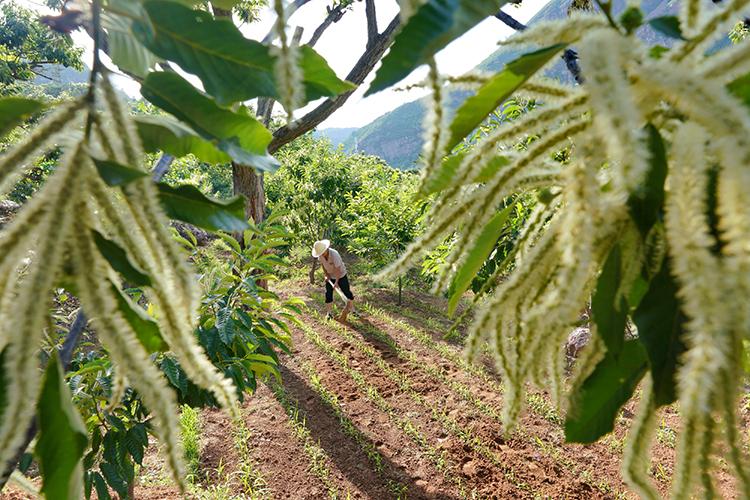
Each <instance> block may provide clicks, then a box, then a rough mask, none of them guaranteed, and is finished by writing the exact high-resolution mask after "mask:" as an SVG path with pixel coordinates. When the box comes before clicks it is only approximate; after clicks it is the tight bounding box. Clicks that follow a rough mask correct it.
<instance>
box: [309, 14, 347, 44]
mask: <svg viewBox="0 0 750 500" xmlns="http://www.w3.org/2000/svg"><path fill="white" fill-rule="evenodd" d="M326 8H327V9H328V15H327V16H326V18H325V19H323V22H322V23H320V26H318V27H317V28H315V31H313V35H312V37H311V38H310V41H309V42H307V45H309V46H310V47H312V46H314V45H315V44H316V43H318V40H320V37H321V36H323V33H324V32H325V31H326V30H327V29H328V28H329V27H330V26H331V25H332V24H333V23H337V22H339V21H340V20H341V18H342V17H344V14H346V10H347V5H346V4H343V3H340V4H338V5H337V6H336V7H334V8H332V9H331V8H330V7H326Z"/></svg>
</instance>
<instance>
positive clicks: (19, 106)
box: [0, 97, 45, 137]
mask: <svg viewBox="0 0 750 500" xmlns="http://www.w3.org/2000/svg"><path fill="white" fill-rule="evenodd" d="M44 107H45V104H44V103H43V102H41V101H37V100H36V99H27V98H26V97H3V98H2V99H0V137H2V136H3V135H5V134H6V133H7V132H9V131H10V130H11V129H12V128H14V127H16V126H18V125H20V124H21V123H23V122H24V121H25V120H27V119H28V118H30V117H31V116H33V115H34V114H36V113H38V112H40V111H41V110H43V109H44Z"/></svg>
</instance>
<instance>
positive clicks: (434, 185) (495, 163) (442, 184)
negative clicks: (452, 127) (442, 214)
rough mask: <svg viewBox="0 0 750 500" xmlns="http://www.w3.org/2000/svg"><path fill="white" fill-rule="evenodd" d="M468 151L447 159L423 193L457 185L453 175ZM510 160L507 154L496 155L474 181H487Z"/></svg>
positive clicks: (427, 193) (425, 194) (426, 193)
mask: <svg viewBox="0 0 750 500" xmlns="http://www.w3.org/2000/svg"><path fill="white" fill-rule="evenodd" d="M466 154H467V153H457V154H455V155H453V156H449V157H448V158H446V159H445V160H443V163H442V165H441V167H440V170H438V171H437V172H436V173H435V174H434V175H432V176H431V177H430V178H429V179H427V181H426V182H425V184H424V185H423V186H422V190H421V193H420V194H421V195H422V196H428V195H430V194H432V193H438V192H440V191H442V190H444V189H446V188H448V187H451V186H455V185H456V183H455V182H454V181H453V177H454V176H455V175H456V172H458V167H459V166H460V165H461V162H462V161H464V158H466ZM508 163H510V161H509V160H508V158H506V157H505V156H495V157H494V158H492V159H491V160H490V161H488V162H487V164H486V165H485V166H484V167H483V168H482V171H481V172H479V175H478V176H477V178H476V179H475V180H474V181H473V182H479V183H481V182H487V181H489V180H490V179H492V178H493V177H494V176H495V174H496V173H497V172H498V170H500V169H501V168H502V167H504V166H506V165H507V164H508Z"/></svg>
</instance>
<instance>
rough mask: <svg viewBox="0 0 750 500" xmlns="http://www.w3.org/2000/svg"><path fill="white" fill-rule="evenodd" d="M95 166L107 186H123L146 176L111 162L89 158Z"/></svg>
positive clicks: (144, 173)
mask: <svg viewBox="0 0 750 500" xmlns="http://www.w3.org/2000/svg"><path fill="white" fill-rule="evenodd" d="M91 159H92V160H93V161H94V165H96V170H97V171H98V172H99V176H100V177H101V178H102V180H103V181H104V182H105V183H106V184H107V185H108V186H124V185H126V184H128V183H130V182H133V181H136V180H138V179H142V178H144V177H147V176H148V174H147V173H146V172H144V171H142V170H137V169H135V168H132V167H128V166H126V165H122V164H120V163H117V162H116V161H112V160H99V159H96V158H91Z"/></svg>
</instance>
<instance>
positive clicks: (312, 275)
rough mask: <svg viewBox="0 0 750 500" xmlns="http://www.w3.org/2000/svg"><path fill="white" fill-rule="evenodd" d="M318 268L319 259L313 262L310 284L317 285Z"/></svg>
mask: <svg viewBox="0 0 750 500" xmlns="http://www.w3.org/2000/svg"><path fill="white" fill-rule="evenodd" d="M317 268H318V259H313V260H312V267H310V274H309V276H310V284H311V285H314V284H315V270H316V269H317Z"/></svg>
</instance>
